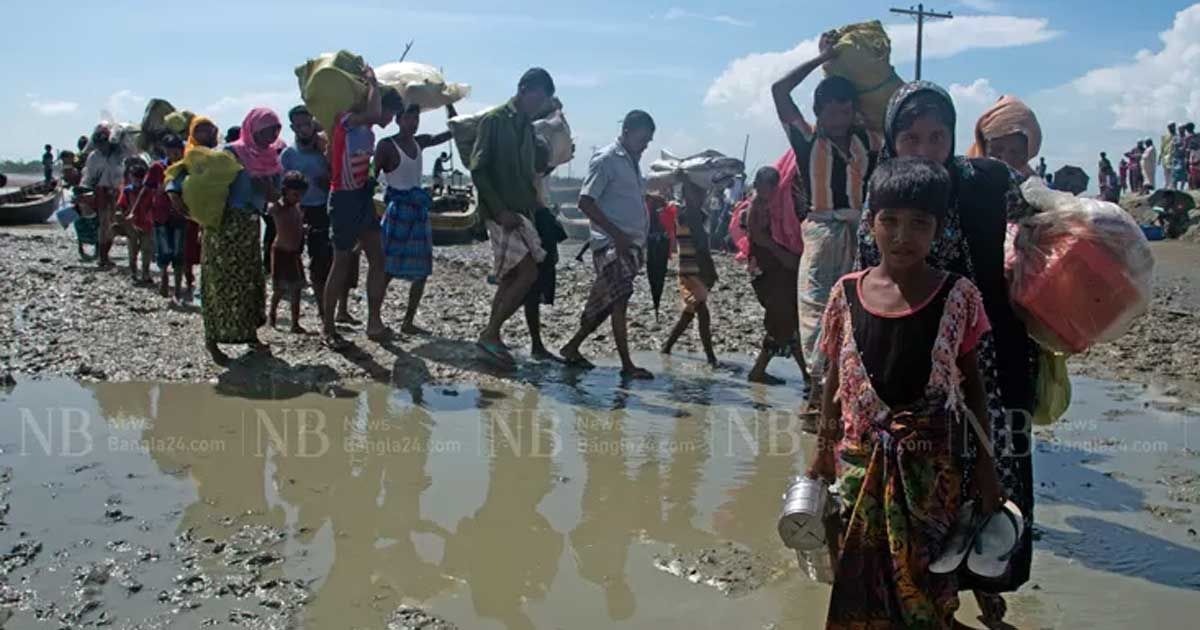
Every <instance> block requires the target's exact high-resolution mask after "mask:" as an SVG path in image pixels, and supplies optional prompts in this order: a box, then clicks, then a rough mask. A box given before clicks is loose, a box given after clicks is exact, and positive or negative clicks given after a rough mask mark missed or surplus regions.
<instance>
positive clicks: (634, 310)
mask: <svg viewBox="0 0 1200 630" xmlns="http://www.w3.org/2000/svg"><path fill="white" fill-rule="evenodd" d="M578 247H579V245H578V244H577V243H567V244H565V245H564V246H563V247H562V262H561V263H560V266H559V290H558V299H557V302H556V304H555V305H554V306H547V307H543V314H542V319H543V329H544V336H545V339H546V342H547V344H548V345H549V347H550V348H552V349H557V348H559V347H560V346H561V345H562V344H563V343H565V342H566V340H567V339H568V338H569V337H570V336H571V335H572V334H574V332H575V326H576V325H577V322H578V318H579V314H580V313H581V311H582V307H583V303H584V301H585V299H586V296H587V291H588V289H589V287H590V283H591V279H592V271H591V265H590V261H587V259H586V258H585V262H576V261H575V260H574V254H575V252H576V251H577V249H578ZM0 250H2V251H3V252H4V257H5V264H4V265H2V266H0V295H3V296H4V300H3V307H0V372H6V371H7V372H14V373H17V374H25V375H34V376H42V377H51V376H62V377H69V378H75V379H80V380H85V381H117V382H124V381H155V382H214V381H219V382H220V383H221V384H222V385H223V386H225V387H227V388H265V387H276V388H287V389H290V390H297V389H298V390H300V391H328V390H329V389H331V388H335V387H337V386H340V385H350V384H361V383H367V382H376V383H383V384H388V385H393V386H399V387H409V386H411V385H413V384H417V383H428V382H433V383H439V384H476V385H490V384H494V383H495V382H496V381H497V379H502V380H506V381H508V382H510V383H522V382H525V383H527V382H529V381H528V380H527V379H525V378H523V376H522V375H521V374H517V375H513V374H507V373H504V372H500V371H497V370H495V369H494V368H493V367H492V366H491V365H490V364H489V363H488V362H486V361H484V360H483V358H482V357H481V356H480V354H479V352H478V351H477V350H476V349H475V347H474V344H473V341H474V340H475V338H476V337H477V335H478V333H479V331H480V330H481V329H482V328H483V326H484V324H485V320H486V318H487V315H488V308H489V304H490V300H491V298H492V295H493V293H494V290H495V288H494V287H493V286H491V285H489V284H488V283H487V281H486V278H487V275H488V273H489V268H490V264H491V263H490V261H491V254H490V250H489V249H488V246H487V244H486V243H483V244H477V245H473V246H461V247H441V248H437V249H436V250H435V261H434V270H435V272H434V275H433V277H432V278H431V279H430V281H429V287H428V289H427V291H426V297H425V300H424V302H423V305H422V311H421V313H422V314H421V316H420V317H419V318H418V323H419V324H421V325H422V326H424V327H426V328H428V329H430V331H431V332H432V333H433V334H432V335H430V336H427V337H426V336H414V337H404V336H398V337H396V338H394V339H393V340H392V341H391V342H389V343H385V344H378V343H374V342H371V341H368V340H367V339H366V337H365V331H364V330H363V327H362V326H361V325H359V326H354V327H347V328H345V329H344V330H343V332H345V333H346V335H348V337H349V338H350V339H351V340H352V341H354V342H355V347H354V348H352V349H351V350H350V351H349V352H346V353H344V354H336V353H333V352H330V351H328V350H326V349H324V348H323V347H322V346H321V345H320V344H319V343H318V340H317V338H316V337H315V336H311V335H310V336H297V335H292V334H288V333H285V332H282V330H281V331H275V330H270V329H268V328H263V329H262V331H261V332H262V338H263V340H264V341H267V342H269V343H270V344H271V353H269V354H253V353H244V350H243V349H240V348H234V347H230V348H227V350H228V351H229V352H231V353H233V354H234V356H237V355H238V354H239V353H240V354H241V356H240V357H239V358H238V359H237V360H236V361H235V362H234V365H233V366H232V367H231V368H230V369H228V370H224V369H221V368H218V367H217V366H215V365H214V364H212V363H211V361H210V360H209V359H208V356H207V355H206V354H205V352H204V350H203V327H202V323H201V320H200V316H199V312H198V308H196V307H195V306H194V305H191V306H184V307H173V306H170V305H169V304H168V302H167V301H166V300H164V299H163V298H161V297H159V296H158V294H157V293H156V291H155V290H154V289H153V288H145V287H138V288H134V287H132V286H131V285H130V283H129V278H128V275H127V272H126V271H125V268H124V265H123V263H124V261H125V259H124V255H125V247H124V245H123V244H122V243H118V244H117V246H116V247H115V249H114V253H115V255H116V261H117V263H118V268H117V269H116V270H112V271H97V270H96V269H95V265H94V264H91V263H86V264H85V263H81V262H80V261H79V259H78V257H77V255H76V253H75V247H74V241H73V236H72V233H71V232H64V231H62V230H59V229H57V228H53V227H42V228H31V229H26V228H19V229H3V230H0ZM1155 253H1156V257H1157V258H1158V262H1159V264H1158V269H1157V276H1158V278H1157V287H1156V292H1155V301H1154V305H1153V309H1152V310H1151V312H1150V314H1148V315H1147V316H1146V317H1144V318H1143V319H1142V320H1140V321H1139V322H1138V323H1137V324H1136V325H1135V326H1134V329H1133V330H1132V331H1131V332H1130V333H1129V334H1128V335H1126V336H1125V337H1124V338H1122V339H1120V340H1118V341H1117V342H1115V343H1111V344H1105V345H1101V346H1097V347H1096V348H1093V349H1092V350H1090V351H1089V352H1087V353H1085V354H1083V355H1080V356H1078V357H1075V358H1073V359H1072V363H1071V366H1072V367H1071V370H1072V373H1073V374H1081V375H1089V376H1095V377H1100V378H1109V379H1113V380H1122V381H1131V382H1137V383H1145V384H1155V385H1159V386H1162V387H1165V388H1169V389H1171V390H1172V391H1173V392H1174V393H1176V394H1178V395H1181V396H1184V397H1186V398H1189V399H1191V400H1196V401H1200V288H1198V287H1200V285H1198V284H1197V283H1196V282H1194V279H1193V278H1194V274H1195V269H1196V268H1197V266H1198V265H1200V246H1197V245H1195V244H1189V243H1183V242H1169V243H1158V244H1155ZM717 266H718V271H719V273H720V276H721V280H720V282H719V284H718V285H717V288H716V289H715V290H714V291H713V293H712V298H711V309H712V312H713V316H714V331H715V336H716V348H717V352H718V354H719V355H723V356H728V355H733V354H749V353H752V352H755V351H756V350H757V348H758V345H759V344H760V343H761V338H762V328H761V319H762V309H761V308H760V307H759V305H758V302H757V300H756V299H755V297H754V295H753V292H752V290H751V288H750V285H749V282H748V281H747V275H746V271H745V268H744V267H743V266H742V265H741V264H740V263H737V262H736V261H734V260H733V259H732V258H730V257H728V256H723V255H722V256H718V258H717ZM364 277H365V276H364ZM406 296H407V286H406V285H405V284H404V283H401V282H397V283H393V285H392V287H391V290H390V291H389V292H388V299H387V302H386V303H385V307H384V313H385V320H386V321H387V322H388V323H389V324H390V325H392V326H393V327H396V328H398V327H399V318H400V316H401V314H402V313H403V310H404V300H405V299H406ZM353 303H354V306H353V307H352V308H353V310H354V312H355V314H356V315H358V316H359V317H363V316H365V302H364V300H363V299H362V296H361V295H358V294H355V296H354V298H353ZM678 303H679V298H678V291H677V289H676V288H675V283H674V276H673V275H668V277H667V288H666V292H665V295H664V297H663V303H662V307H661V314H660V317H659V318H658V319H656V317H655V314H654V309H653V305H652V302H651V299H650V296H649V289H648V287H647V283H646V282H645V280H644V279H641V280H639V282H638V283H637V285H636V293H635V295H634V300H633V305H632V307H631V316H630V319H631V324H630V326H631V331H630V340H631V344H632V345H633V346H634V349H635V350H640V351H655V350H657V349H658V348H659V347H660V345H661V344H662V342H663V341H664V340H665V338H666V335H667V333H668V332H669V330H670V328H671V326H672V325H673V324H674V322H675V318H676V317H677V315H678ZM281 310H283V311H285V312H286V310H287V309H286V305H285V308H283V309H281ZM281 317H283V321H286V319H287V318H286V315H285V313H281ZM302 322H303V323H304V325H305V326H307V327H308V328H309V329H310V330H311V331H315V330H316V329H317V320H316V311H315V304H313V303H312V302H311V300H309V301H307V302H306V303H305V305H304V308H303V313H302ZM505 338H506V340H507V342H508V343H509V345H510V346H512V347H513V348H514V350H516V351H517V353H518V355H522V353H526V352H527V351H528V343H529V338H528V332H527V329H526V326H525V323H524V321H523V318H522V316H521V315H518V316H517V317H514V318H513V320H512V321H511V322H510V323H509V325H508V326H507V327H506V328H505ZM679 350H681V351H684V352H699V350H700V345H699V339H698V337H697V336H696V334H695V332H694V331H692V332H689V333H688V334H686V335H685V336H684V338H683V339H682V341H681V343H680V346H679ZM584 352H585V353H586V354H588V355H590V356H611V355H613V354H614V349H613V346H612V341H611V337H610V333H609V330H608V329H607V327H604V328H602V329H601V330H600V331H599V332H598V334H597V335H596V336H594V337H593V338H592V339H591V340H590V341H589V342H588V343H587V344H585V346H584ZM529 369H530V370H532V371H534V372H537V371H539V370H543V369H548V366H536V365H534V366H531V367H529ZM793 384H795V383H793Z"/></svg>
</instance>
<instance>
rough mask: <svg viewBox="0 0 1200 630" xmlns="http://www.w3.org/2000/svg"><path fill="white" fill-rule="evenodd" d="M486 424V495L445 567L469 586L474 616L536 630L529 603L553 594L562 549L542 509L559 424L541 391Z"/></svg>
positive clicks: (494, 412) (489, 414)
mask: <svg viewBox="0 0 1200 630" xmlns="http://www.w3.org/2000/svg"><path fill="white" fill-rule="evenodd" d="M481 421H482V422H484V424H485V426H484V436H485V439H486V440H487V448H488V449H489V450H490V457H491V462H490V467H489V468H490V475H489V479H488V489H487V494H486V496H485V498H484V501H483V505H481V506H480V507H479V509H478V510H476V512H475V514H474V516H468V517H466V518H463V519H462V520H461V521H459V523H458V527H457V528H455V532H454V534H453V536H452V537H451V538H450V540H448V541H447V542H446V554H445V568H446V570H447V572H448V573H451V574H453V575H455V576H458V577H461V578H462V579H464V580H466V581H467V582H468V583H469V584H470V589H471V602H472V603H473V604H474V606H475V613H476V614H478V615H479V616H481V617H486V618H488V619H496V620H498V621H500V622H501V623H503V624H504V626H505V627H506V628H508V630H526V629H531V628H533V627H534V624H533V621H532V620H531V619H530V618H529V615H528V613H527V611H526V610H525V608H524V606H525V603H526V602H527V601H540V600H542V599H543V598H544V597H545V596H546V594H547V593H548V592H549V590H550V585H551V583H552V582H553V581H554V578H555V575H556V574H557V572H558V559H559V557H560V556H561V555H562V551H563V535H562V534H561V533H560V532H557V531H555V530H554V529H553V528H552V527H551V525H550V522H549V521H548V520H547V519H546V517H545V516H543V515H542V514H541V513H540V512H538V504H539V503H541V502H542V499H543V498H545V496H546V495H547V494H549V492H550V489H551V487H552V483H551V474H552V467H553V459H552V448H551V443H550V440H549V438H548V435H549V431H550V430H551V429H552V426H553V425H552V422H551V421H550V418H549V417H548V416H547V415H545V414H544V413H543V412H542V411H540V410H539V409H538V392H537V391H536V390H526V391H525V392H524V393H522V394H519V395H518V398H517V399H515V400H513V401H511V402H508V403H502V404H496V405H495V406H493V407H492V408H491V409H489V410H487V411H485V412H484V413H483V414H482V418H481Z"/></svg>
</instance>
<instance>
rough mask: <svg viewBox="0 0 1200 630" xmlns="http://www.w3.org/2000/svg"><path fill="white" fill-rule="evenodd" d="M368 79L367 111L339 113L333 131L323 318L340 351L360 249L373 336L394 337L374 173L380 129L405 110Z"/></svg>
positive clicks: (326, 336)
mask: <svg viewBox="0 0 1200 630" xmlns="http://www.w3.org/2000/svg"><path fill="white" fill-rule="evenodd" d="M363 76H364V78H365V79H366V80H367V81H368V83H369V84H370V92H369V94H368V97H367V106H366V108H364V110H363V111H348V112H343V113H341V114H339V115H338V116H337V119H336V121H335V123H334V128H333V129H331V130H330V145H331V146H330V156H329V157H330V160H329V166H330V182H329V227H330V231H331V232H332V240H333V264H332V266H331V267H330V269H329V279H328V281H327V282H326V283H325V296H324V299H323V300H322V304H321V307H322V309H321V310H322V313H321V318H322V322H323V335H322V338H323V342H324V343H325V344H326V345H328V346H330V347H332V348H334V349H337V350H341V349H344V348H345V347H346V346H347V345H348V343H347V342H346V340H345V339H343V338H342V337H341V336H340V335H339V334H338V332H337V329H336V328H335V326H334V310H335V309H336V306H337V302H338V298H339V297H340V296H341V295H342V292H343V290H344V288H345V286H346V283H347V282H348V281H349V278H350V274H351V272H352V269H351V265H352V264H353V261H354V260H356V258H355V256H354V255H353V252H354V247H355V246H356V245H357V246H359V247H360V248H361V249H362V251H363V253H364V254H366V256H367V337H368V338H369V339H381V338H383V337H385V336H386V335H387V332H388V329H387V327H386V326H384V324H383V319H382V317H381V316H380V310H381V309H382V306H383V296H384V291H385V290H386V289H387V276H386V275H384V270H383V248H382V244H381V242H380V238H379V220H378V219H377V218H376V216H375V201H374V199H373V195H374V192H375V181H374V180H373V179H372V178H371V176H370V168H371V158H372V156H373V155H374V151H375V132H374V130H373V128H374V126H375V125H379V126H381V127H382V126H386V125H387V124H388V123H389V122H391V119H392V118H393V117H395V115H396V112H397V111H399V110H400V109H402V108H403V106H402V105H401V103H400V102H399V101H400V95H399V93H398V92H396V91H395V90H393V89H390V88H385V87H381V86H380V85H379V84H378V82H377V81H376V80H375V72H374V71H373V70H372V69H371V68H369V67H368V68H367V69H366V70H365V71H364V73H363Z"/></svg>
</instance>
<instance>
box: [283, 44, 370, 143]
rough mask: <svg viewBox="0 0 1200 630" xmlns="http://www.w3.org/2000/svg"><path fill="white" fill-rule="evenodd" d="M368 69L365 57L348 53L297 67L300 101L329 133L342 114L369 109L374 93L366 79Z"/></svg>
mask: <svg viewBox="0 0 1200 630" xmlns="http://www.w3.org/2000/svg"><path fill="white" fill-rule="evenodd" d="M366 67H367V64H366V62H365V61H363V58H362V57H360V56H358V55H356V54H354V53H351V52H349V51H345V50H339V51H338V52H336V53H324V54H322V55H320V56H318V57H316V58H314V59H309V60H308V61H306V62H304V63H303V64H301V65H299V66H296V78H297V79H298V80H299V81H300V97H301V98H302V99H303V100H304V104H305V105H306V106H308V111H310V112H312V115H313V117H314V118H316V119H317V122H319V123H321V126H323V127H324V128H325V129H333V123H334V119H335V118H337V115H338V114H340V113H342V112H347V111H356V110H361V109H363V108H365V107H366V104H367V96H368V95H369V94H370V92H371V87H370V85H368V83H367V80H366V79H365V78H363V72H364V71H365V70H366Z"/></svg>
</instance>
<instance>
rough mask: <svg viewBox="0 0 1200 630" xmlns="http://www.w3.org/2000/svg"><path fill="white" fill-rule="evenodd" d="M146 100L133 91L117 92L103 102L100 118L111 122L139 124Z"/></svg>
mask: <svg viewBox="0 0 1200 630" xmlns="http://www.w3.org/2000/svg"><path fill="white" fill-rule="evenodd" d="M146 100H147V99H146V97H144V96H141V95H139V94H135V93H134V92H133V90H119V91H117V92H114V93H113V94H111V95H110V96H109V97H108V100H106V101H105V104H104V111H103V112H102V114H101V117H102V118H104V119H107V120H111V121H113V122H141V120H142V113H143V111H144V110H145V108H146Z"/></svg>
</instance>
